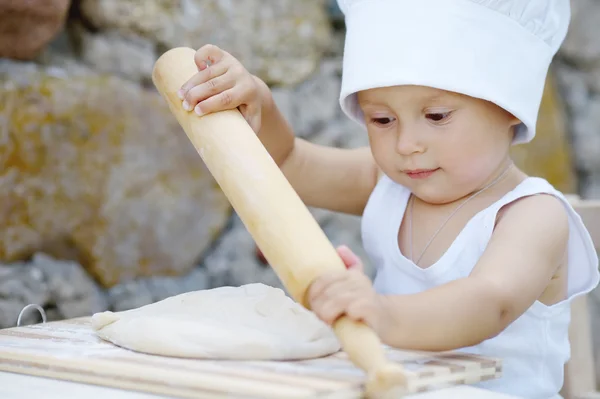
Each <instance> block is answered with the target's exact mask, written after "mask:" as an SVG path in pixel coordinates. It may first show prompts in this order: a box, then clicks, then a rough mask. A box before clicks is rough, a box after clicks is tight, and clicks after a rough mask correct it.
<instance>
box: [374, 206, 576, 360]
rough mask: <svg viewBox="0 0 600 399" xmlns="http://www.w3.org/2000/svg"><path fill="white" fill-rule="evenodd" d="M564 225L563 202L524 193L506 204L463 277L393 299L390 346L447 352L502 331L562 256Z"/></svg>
mask: <svg viewBox="0 0 600 399" xmlns="http://www.w3.org/2000/svg"><path fill="white" fill-rule="evenodd" d="M568 237H569V225H568V219H567V216H566V212H565V209H564V207H563V205H562V204H561V203H560V200H558V199H556V198H554V197H550V196H546V195H543V196H534V197H528V198H524V199H522V200H520V201H518V202H516V203H514V204H513V205H512V206H510V208H508V209H506V211H505V212H504V214H503V217H502V218H501V219H500V220H499V221H498V223H497V225H496V228H495V231H494V233H493V235H492V238H491V239H490V242H489V244H488V246H487V248H486V250H485V252H484V253H483V255H482V257H481V259H480V260H479V262H478V263H477V265H476V266H475V268H474V270H473V272H472V273H471V275H470V276H469V277H468V278H464V279H462V280H458V281H454V282H451V283H448V284H445V285H442V286H440V287H437V288H434V289H431V290H428V291H426V292H423V293H419V294H415V295H409V296H396V297H394V296H390V297H388V298H387V299H386V302H387V304H386V309H387V311H388V312H390V315H391V316H392V318H393V322H392V323H390V324H389V325H388V326H387V328H386V329H385V330H383V331H381V334H382V336H383V339H384V340H385V341H386V342H387V343H388V344H390V345H393V346H398V347H403V348H416V349H426V350H448V349H456V348H461V347H466V346H471V345H475V344H478V343H480V342H481V341H483V340H486V339H488V338H492V337H494V336H496V335H497V334H499V333H500V332H502V330H504V329H505V328H506V327H507V326H508V325H509V324H510V323H511V322H513V321H514V320H515V319H516V318H518V317H519V316H520V315H521V314H523V313H524V312H525V311H526V310H527V309H528V308H529V307H530V306H531V305H532V304H533V302H534V301H535V300H536V299H537V298H539V297H540V295H541V294H542V293H543V292H544V290H545V289H546V287H547V285H548V284H549V283H550V281H551V279H552V277H553V276H554V274H555V273H556V271H557V269H558V267H559V266H560V265H561V264H562V263H563V262H564V261H565V256H566V245H567V241H568Z"/></svg>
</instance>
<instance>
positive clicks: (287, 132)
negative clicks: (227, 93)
mask: <svg viewBox="0 0 600 399" xmlns="http://www.w3.org/2000/svg"><path fill="white" fill-rule="evenodd" d="M259 84H260V85H261V88H262V91H263V94H262V98H263V107H262V112H261V127H260V131H259V133H258V138H259V139H260V141H261V142H262V144H263V145H264V146H265V148H266V149H267V151H268V152H269V154H270V155H271V157H272V158H273V160H274V161H275V162H276V163H277V165H278V166H280V167H281V165H282V164H283V163H284V162H285V160H286V159H287V158H288V156H289V155H290V154H291V152H292V150H293V149H294V142H295V137H294V132H293V129H292V127H291V126H290V124H289V123H288V122H287V120H286V119H285V117H284V116H283V114H282V113H281V111H279V108H277V105H276V104H275V101H274V100H273V96H272V95H271V92H270V89H269V87H268V86H267V85H266V84H265V83H264V82H262V81H260V80H259Z"/></svg>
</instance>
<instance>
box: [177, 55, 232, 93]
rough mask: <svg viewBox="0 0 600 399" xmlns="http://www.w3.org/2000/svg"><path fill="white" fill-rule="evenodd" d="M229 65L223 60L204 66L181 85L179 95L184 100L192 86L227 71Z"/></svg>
mask: <svg viewBox="0 0 600 399" xmlns="http://www.w3.org/2000/svg"><path fill="white" fill-rule="evenodd" d="M229 66H230V65H229V64H227V63H224V62H222V63H218V64H217V65H211V66H210V67H208V68H204V69H203V70H201V71H199V72H198V73H195V74H194V75H193V76H192V77H191V78H189V79H188V80H187V81H186V82H185V83H184V84H183V85H181V88H180V89H179V91H178V92H177V96H179V98H180V99H181V100H183V99H184V98H185V96H186V94H187V92H188V91H189V90H190V89H191V88H193V87H196V86H198V85H201V84H203V83H205V82H207V81H209V80H211V79H214V78H216V77H218V76H221V75H223V74H224V73H225V72H227V70H228V69H229Z"/></svg>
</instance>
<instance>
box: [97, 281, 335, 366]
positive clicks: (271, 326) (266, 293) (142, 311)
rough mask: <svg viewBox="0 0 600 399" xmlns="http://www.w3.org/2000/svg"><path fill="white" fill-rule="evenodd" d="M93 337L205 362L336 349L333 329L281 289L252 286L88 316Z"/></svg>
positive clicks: (190, 294)
mask: <svg viewBox="0 0 600 399" xmlns="http://www.w3.org/2000/svg"><path fill="white" fill-rule="evenodd" d="M92 328H93V329H94V330H95V332H96V334H97V335H98V336H99V337H100V338H102V339H104V340H107V341H110V342H112V343H114V344H115V345H118V346H121V347H124V348H127V349H131V350H134V351H138V352H144V353H150V354H156V355H163V356H176V357H188V358H204V359H238V360H298V359H309V358H315V357H321V356H326V355H329V354H331V353H334V352H337V351H338V350H339V349H340V344H339V341H338V340H337V337H336V336H335V334H334V333H333V331H332V329H331V328H330V327H329V326H327V325H326V324H325V323H323V322H322V321H321V320H319V319H318V318H317V317H316V316H315V315H314V313H312V312H310V311H308V310H307V309H305V308H304V307H303V306H301V305H300V304H298V303H296V302H295V301H293V300H292V299H291V298H289V297H287V296H286V295H285V293H284V292H283V291H282V290H281V289H279V288H274V287H271V286H268V285H264V284H260V283H256V284H247V285H243V286H241V287H219V288H213V289H208V290H201V291H193V292H188V293H185V294H180V295H176V296H172V297H169V298H166V299H164V300H162V301H159V302H155V303H152V304H149V305H146V306H142V307H140V308H137V309H131V310H127V311H123V312H109V311H107V312H102V313H96V314H94V315H93V316H92Z"/></svg>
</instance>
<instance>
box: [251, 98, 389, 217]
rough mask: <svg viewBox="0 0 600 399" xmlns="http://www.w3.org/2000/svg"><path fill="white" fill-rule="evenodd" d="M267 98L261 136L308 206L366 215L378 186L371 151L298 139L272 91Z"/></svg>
mask: <svg viewBox="0 0 600 399" xmlns="http://www.w3.org/2000/svg"><path fill="white" fill-rule="evenodd" d="M263 90H269V89H268V88H266V86H265V88H263ZM265 98H266V99H267V100H266V101H265V104H264V105H263V117H262V120H263V122H262V127H261V129H260V132H259V134H258V137H259V138H260V139H261V141H262V143H263V144H264V145H265V147H266V148H267V150H268V151H269V153H271V156H272V157H273V158H274V159H275V161H276V162H277V163H278V164H279V165H280V167H281V170H282V172H283V173H284V175H285V176H286V178H287V179H288V181H289V182H290V184H291V185H292V187H294V190H295V191H296V192H297V193H298V195H299V196H300V198H302V200H303V201H304V203H305V204H306V205H308V206H311V207H316V208H323V209H329V210H332V211H337V212H344V213H349V214H355V215H360V214H362V211H363V209H364V207H365V205H366V203H367V200H368V198H369V195H370V194H371V191H372V190H373V188H374V187H375V184H376V183H377V173H378V168H377V165H376V164H375V161H374V159H373V156H372V155H371V150H370V148H369V147H362V148H356V149H342V148H336V147H326V146H322V145H318V144H314V143H310V142H308V141H306V140H303V139H301V138H295V137H294V133H293V131H292V128H291V127H290V126H289V124H288V123H287V121H286V120H285V118H284V117H283V115H282V114H281V112H280V111H279V109H278V108H277V106H276V105H275V103H274V101H273V97H272V96H271V95H270V91H269V93H268V94H267V95H266V96H265Z"/></svg>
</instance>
